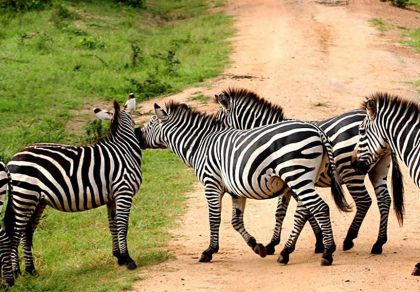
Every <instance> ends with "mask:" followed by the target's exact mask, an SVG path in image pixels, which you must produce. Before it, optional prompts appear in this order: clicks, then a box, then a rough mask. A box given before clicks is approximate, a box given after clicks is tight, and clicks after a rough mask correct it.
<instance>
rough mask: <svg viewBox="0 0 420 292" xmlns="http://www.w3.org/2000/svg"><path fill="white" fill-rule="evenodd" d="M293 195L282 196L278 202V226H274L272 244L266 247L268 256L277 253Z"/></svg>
mask: <svg viewBox="0 0 420 292" xmlns="http://www.w3.org/2000/svg"><path fill="white" fill-rule="evenodd" d="M290 197H291V194H290V193H289V192H288V193H286V194H283V195H280V197H279V200H278V201H277V208H276V225H275V226H274V231H273V236H272V237H271V240H270V242H269V243H268V244H267V245H266V246H265V249H266V250H267V254H269V255H273V254H274V253H275V251H276V246H277V245H278V244H279V243H280V235H281V228H282V226H283V220H284V217H285V216H286V212H287V208H288V207H289V202H290Z"/></svg>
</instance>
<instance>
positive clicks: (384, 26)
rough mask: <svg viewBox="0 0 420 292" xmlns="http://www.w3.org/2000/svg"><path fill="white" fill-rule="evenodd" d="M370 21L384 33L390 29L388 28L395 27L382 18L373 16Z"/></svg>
mask: <svg viewBox="0 0 420 292" xmlns="http://www.w3.org/2000/svg"><path fill="white" fill-rule="evenodd" d="M369 22H370V23H371V24H372V25H373V26H375V27H376V28H377V29H378V30H379V31H380V32H382V33H383V32H385V31H388V30H390V29H392V28H393V27H394V26H393V25H392V24H390V23H388V22H386V21H385V20H384V19H382V18H371V19H369Z"/></svg>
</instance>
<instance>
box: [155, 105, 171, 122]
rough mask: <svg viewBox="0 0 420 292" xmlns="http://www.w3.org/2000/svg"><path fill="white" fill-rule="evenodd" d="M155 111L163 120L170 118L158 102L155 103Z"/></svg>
mask: <svg viewBox="0 0 420 292" xmlns="http://www.w3.org/2000/svg"><path fill="white" fill-rule="evenodd" d="M155 113H156V116H157V117H158V118H159V120H161V121H166V120H167V119H168V114H167V113H166V112H165V111H164V110H163V109H162V108H161V107H160V106H159V105H158V104H157V103H155Z"/></svg>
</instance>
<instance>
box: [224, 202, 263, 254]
mask: <svg viewBox="0 0 420 292" xmlns="http://www.w3.org/2000/svg"><path fill="white" fill-rule="evenodd" d="M245 204H246V198H242V197H238V196H235V195H232V226H233V228H234V229H235V230H236V231H237V232H238V233H239V234H240V235H241V236H242V238H243V239H244V240H245V242H246V243H247V244H248V245H249V246H250V247H251V248H252V250H253V251H254V252H255V253H256V254H258V255H260V256H261V257H265V256H266V255H267V251H266V249H265V247H264V245H262V244H261V243H257V241H256V240H255V238H254V237H253V236H251V235H250V234H249V233H248V231H246V229H245V225H244V211H245Z"/></svg>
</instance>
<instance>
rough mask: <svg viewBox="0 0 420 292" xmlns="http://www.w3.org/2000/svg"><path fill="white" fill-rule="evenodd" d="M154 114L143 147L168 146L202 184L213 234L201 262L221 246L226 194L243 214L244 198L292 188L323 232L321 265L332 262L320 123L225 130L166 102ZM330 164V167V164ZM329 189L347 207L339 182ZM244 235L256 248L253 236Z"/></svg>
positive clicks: (325, 156) (268, 195)
mask: <svg viewBox="0 0 420 292" xmlns="http://www.w3.org/2000/svg"><path fill="white" fill-rule="evenodd" d="M155 112H156V116H155V117H153V118H152V119H151V120H150V121H149V123H148V124H146V125H145V126H144V127H143V129H142V132H143V133H142V137H143V138H144V139H145V142H144V144H145V146H146V147H149V148H162V147H168V148H170V149H172V151H173V152H175V154H176V155H178V156H179V157H180V158H181V159H182V160H183V161H184V162H185V163H186V164H187V165H189V166H191V167H192V168H193V169H194V170H195V173H196V175H197V176H198V178H199V179H200V181H201V182H202V183H203V185H204V187H205V196H206V199H207V202H208V207H209V222H210V233H211V238H210V245H209V248H208V249H206V250H205V251H204V252H203V253H202V255H201V258H200V261H202V262H206V261H210V260H211V259H212V254H213V253H215V252H217V251H218V249H219V225H220V216H221V215H220V212H221V198H222V196H223V195H224V193H229V194H230V195H231V196H232V198H233V204H234V212H237V213H238V214H240V215H241V214H242V213H243V211H244V209H243V207H244V204H243V202H244V200H245V199H246V198H249V199H268V198H272V197H276V196H278V195H280V194H282V193H284V192H287V191H290V192H291V193H293V195H294V196H295V197H296V198H298V199H299V200H300V201H301V202H302V205H303V206H304V207H305V208H307V209H308V210H309V212H310V213H311V214H312V215H313V216H314V218H315V219H316V221H317V223H318V224H319V226H320V228H321V230H322V234H323V241H324V244H325V247H326V249H325V252H324V255H323V261H322V263H323V264H325V265H328V264H331V263H332V253H333V252H334V250H335V244H334V239H333V236H332V229H331V222H330V218H329V208H328V205H327V204H326V203H325V202H324V201H323V200H322V199H321V198H320V197H319V195H318V194H317V193H316V191H315V182H316V181H317V176H318V174H319V171H320V169H321V168H323V167H324V166H325V165H326V164H328V161H329V160H330V159H332V152H331V151H332V150H331V148H330V147H331V145H329V144H328V141H327V138H326V136H325V134H324V133H323V132H322V131H321V130H320V129H319V128H318V127H316V126H315V125H313V124H310V123H307V122H301V121H286V122H282V123H278V124H274V125H268V126H265V127H260V128H256V129H252V130H237V129H232V128H225V127H224V126H223V125H222V124H221V123H220V122H217V121H216V120H215V119H214V117H213V116H207V115H205V114H202V113H199V112H196V111H194V110H191V109H190V108H189V107H188V106H187V105H185V104H178V103H169V104H168V105H167V112H166V111H165V110H163V109H162V108H160V107H159V106H158V105H155ZM324 145H326V146H324ZM328 146H329V147H328ZM328 149H329V151H328ZM329 165H330V166H331V167H333V166H334V162H331V161H330V164H329ZM333 178H335V175H333ZM332 191H333V192H334V194H335V198H336V199H337V200H336V203H337V204H338V205H340V207H341V209H343V210H347V208H348V205H347V203H346V202H345V199H344V196H343V193H342V190H341V188H340V186H339V185H337V184H336V185H333V186H332ZM232 223H233V224H234V226H235V223H234V222H232ZM238 231H239V230H238ZM241 234H242V233H241ZM242 236H244V238H245V240H246V241H247V243H248V244H249V245H250V246H251V247H252V248H253V249H254V251H256V249H258V248H259V246H260V245H257V243H256V241H255V239H254V238H253V237H251V236H247V234H242Z"/></svg>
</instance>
